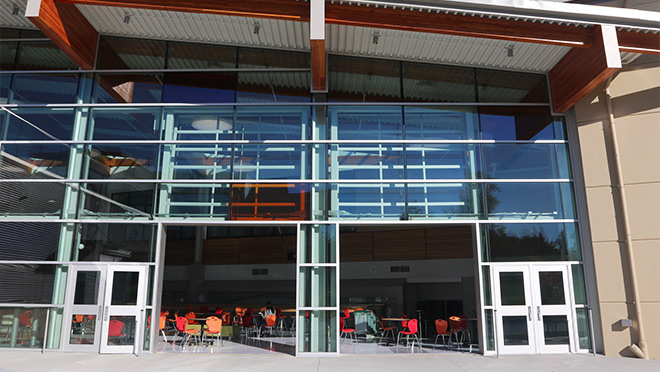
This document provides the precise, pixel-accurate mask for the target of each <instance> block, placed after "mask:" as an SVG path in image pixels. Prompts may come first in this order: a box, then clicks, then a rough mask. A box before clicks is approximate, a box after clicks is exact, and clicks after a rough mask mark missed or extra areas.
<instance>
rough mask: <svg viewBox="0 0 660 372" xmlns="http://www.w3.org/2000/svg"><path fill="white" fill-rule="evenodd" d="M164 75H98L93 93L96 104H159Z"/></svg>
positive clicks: (95, 78)
mask: <svg viewBox="0 0 660 372" xmlns="http://www.w3.org/2000/svg"><path fill="white" fill-rule="evenodd" d="M162 81H163V75H162V74H96V75H95V77H94V88H93V92H92V96H93V101H94V102H96V103H158V102H160V99H161V94H162V90H163V85H162Z"/></svg>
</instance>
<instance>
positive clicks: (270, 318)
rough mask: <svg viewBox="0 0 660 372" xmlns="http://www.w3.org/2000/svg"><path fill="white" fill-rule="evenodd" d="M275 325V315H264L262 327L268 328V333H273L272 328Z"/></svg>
mask: <svg viewBox="0 0 660 372" xmlns="http://www.w3.org/2000/svg"><path fill="white" fill-rule="evenodd" d="M276 325H277V315H274V314H271V315H267V316H266V325H265V326H264V328H266V329H268V334H272V333H273V329H274V328H275V326H276Z"/></svg>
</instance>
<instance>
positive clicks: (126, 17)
mask: <svg viewBox="0 0 660 372" xmlns="http://www.w3.org/2000/svg"><path fill="white" fill-rule="evenodd" d="M130 21H131V15H130V14H126V15H125V16H124V23H126V24H128V22H130Z"/></svg>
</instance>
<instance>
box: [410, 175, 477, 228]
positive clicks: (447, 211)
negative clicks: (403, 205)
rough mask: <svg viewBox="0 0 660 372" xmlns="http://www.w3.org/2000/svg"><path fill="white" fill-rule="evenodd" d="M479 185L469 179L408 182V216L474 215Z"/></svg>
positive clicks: (446, 216)
mask: <svg viewBox="0 0 660 372" xmlns="http://www.w3.org/2000/svg"><path fill="white" fill-rule="evenodd" d="M481 187H482V186H481V185H479V184H472V183H443V184H419V183H415V184H409V185H408V215H409V217H410V218H441V219H448V218H451V219H476V218H478V217H479V213H480V212H479V211H480V194H481Z"/></svg>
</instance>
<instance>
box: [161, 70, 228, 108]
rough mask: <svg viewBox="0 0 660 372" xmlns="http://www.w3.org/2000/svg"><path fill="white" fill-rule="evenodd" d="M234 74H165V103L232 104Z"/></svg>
mask: <svg viewBox="0 0 660 372" xmlns="http://www.w3.org/2000/svg"><path fill="white" fill-rule="evenodd" d="M235 89H236V74H235V73H231V72H194V73H190V72H188V73H173V72H170V73H167V74H165V87H164V88H163V102H166V103H179V102H180V103H222V102H234V93H235Z"/></svg>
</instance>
